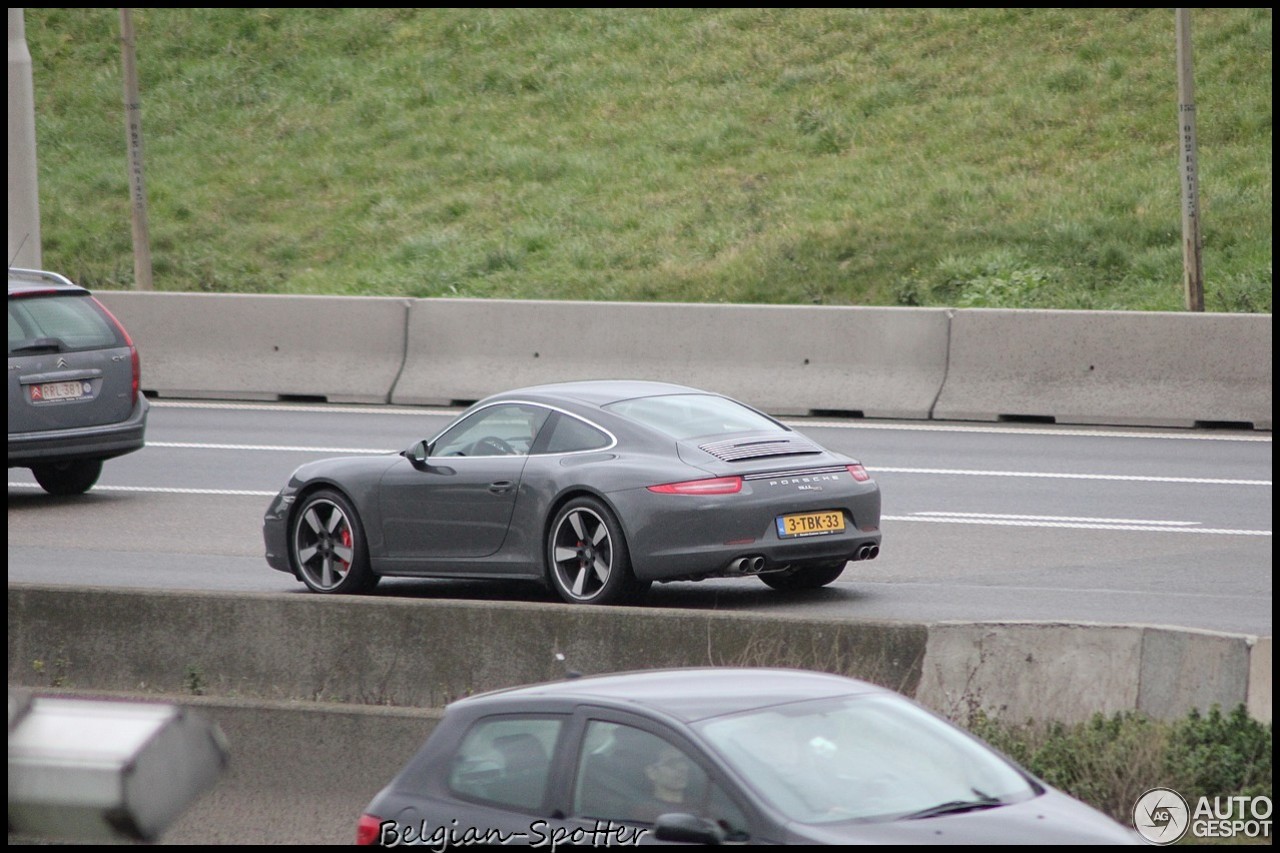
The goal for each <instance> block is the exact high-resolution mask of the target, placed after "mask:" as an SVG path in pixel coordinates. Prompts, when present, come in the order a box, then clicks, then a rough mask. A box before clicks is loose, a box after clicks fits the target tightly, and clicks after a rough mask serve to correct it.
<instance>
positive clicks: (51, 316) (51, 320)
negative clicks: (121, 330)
mask: <svg viewBox="0 0 1280 853" xmlns="http://www.w3.org/2000/svg"><path fill="white" fill-rule="evenodd" d="M118 346H123V342H122V341H121V340H120V338H119V337H118V336H117V334H116V330H115V329H114V328H112V326H111V323H110V322H108V320H107V318H106V317H105V316H103V314H102V312H101V311H99V310H97V308H96V306H95V304H94V303H93V302H92V300H91V299H90V298H89V297H88V296H80V295H74V296H63V295H55V296H27V297H22V298H19V299H14V298H10V299H9V355H15V354H16V355H21V354H23V353H25V352H27V351H31V350H43V351H46V352H47V351H49V350H54V351H61V352H71V351H74V350H84V349H101V348H103V347H118Z"/></svg>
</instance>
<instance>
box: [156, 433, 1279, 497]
mask: <svg viewBox="0 0 1280 853" xmlns="http://www.w3.org/2000/svg"><path fill="white" fill-rule="evenodd" d="M147 447H164V448H170V449H172V448H177V449H180V450H267V451H272V452H276V453H335V454H344V455H354V456H364V455H370V454H372V455H380V454H385V453H397V452H399V451H396V450H388V449H386V448H383V447H303V446H300V445H286V444H205V443H200V442H188V441H149V442H147ZM867 470H868V471H870V472H871V473H872V474H948V475H955V476H966V477H1033V478H1041V479H1049V480H1054V479H1058V480H1120V481H1126V482H1138V483H1192V484H1200V485H1215V486H1270V485H1271V481H1270V480H1227V479H1220V478H1212V477H1147V476H1139V475H1129V474H1060V473H1055V472H1042V471H965V470H960V469H952V468H873V467H870V466H868V467H867Z"/></svg>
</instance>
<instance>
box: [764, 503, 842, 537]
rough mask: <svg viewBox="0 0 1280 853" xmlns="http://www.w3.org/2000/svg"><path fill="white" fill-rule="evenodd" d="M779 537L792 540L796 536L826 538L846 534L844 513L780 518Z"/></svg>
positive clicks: (838, 511)
mask: <svg viewBox="0 0 1280 853" xmlns="http://www.w3.org/2000/svg"><path fill="white" fill-rule="evenodd" d="M777 520H778V536H779V537H781V538H783V539H791V538H793V537H796V536H824V535H826V534H828V533H843V532H844V513H843V512H841V511H840V510H824V511H822V512H801V513H796V514H795V515H780V516H778V519H777Z"/></svg>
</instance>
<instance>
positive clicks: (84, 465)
mask: <svg viewBox="0 0 1280 853" xmlns="http://www.w3.org/2000/svg"><path fill="white" fill-rule="evenodd" d="M31 473H32V474H33V475H34V476H35V478H36V482H37V483H39V484H40V488H42V489H44V490H45V491H46V492H48V493H49V494H51V495H83V494H84V493H85V492H87V491H89V490H90V489H92V488H93V484H94V483H96V482H98V476H99V475H100V474H101V473H102V460H101V459H75V460H72V461H71V462H53V463H50V464H48V465H37V466H35V467H34V468H32V469H31Z"/></svg>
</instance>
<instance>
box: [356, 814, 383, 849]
mask: <svg viewBox="0 0 1280 853" xmlns="http://www.w3.org/2000/svg"><path fill="white" fill-rule="evenodd" d="M381 826H382V818H380V817H374V816H373V815H371V814H362V815H360V822H359V823H358V824H356V844H360V845H364V846H369V845H374V844H377V843H378V828H379V827H381Z"/></svg>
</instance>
